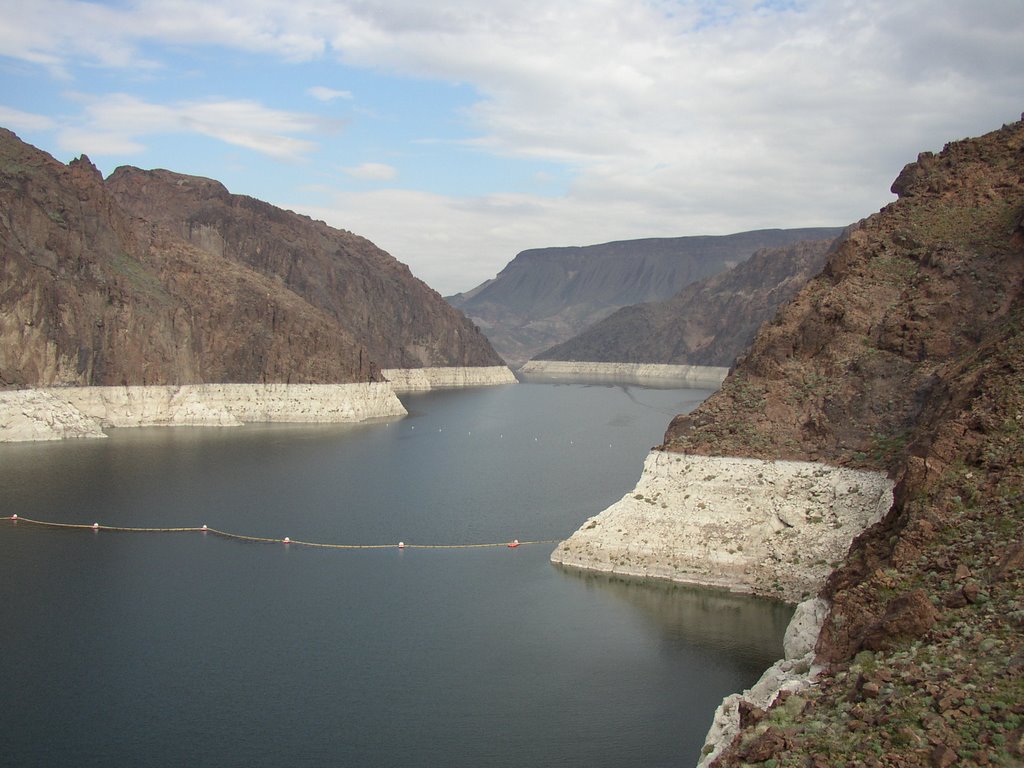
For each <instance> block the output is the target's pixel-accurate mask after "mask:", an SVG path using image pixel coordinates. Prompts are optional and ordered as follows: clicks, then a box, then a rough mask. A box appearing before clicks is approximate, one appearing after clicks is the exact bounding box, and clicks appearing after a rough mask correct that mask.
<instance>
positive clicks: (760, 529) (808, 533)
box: [551, 451, 892, 603]
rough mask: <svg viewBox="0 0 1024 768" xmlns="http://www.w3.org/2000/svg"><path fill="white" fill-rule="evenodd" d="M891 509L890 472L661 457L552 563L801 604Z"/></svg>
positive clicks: (650, 461)
mask: <svg viewBox="0 0 1024 768" xmlns="http://www.w3.org/2000/svg"><path fill="white" fill-rule="evenodd" d="M891 505H892V482H891V481H890V480H889V479H888V478H887V477H886V475H885V474H883V473H881V472H869V471H862V470H853V469H845V468H839V467H831V466H827V465H824V464H817V463H813V462H801V461H766V460H761V459H743V458H731V457H718V456H697V455H687V454H678V453H670V452H667V451H652V452H651V454H650V455H649V456H648V458H647V460H646V462H645V464H644V470H643V474H642V475H641V477H640V480H639V482H638V483H637V485H636V488H634V489H633V491H632V492H630V493H629V494H627V495H626V496H624V497H623V498H622V499H621V500H620V501H618V502H616V503H615V504H613V505H612V506H611V507H609V508H608V509H606V510H604V511H603V512H601V513H600V514H598V515H596V516H595V517H592V518H590V519H589V520H587V521H586V522H585V523H584V524H583V525H582V526H581V527H580V529H579V530H577V531H576V532H575V533H574V534H573V535H572V536H571V537H570V538H569V539H567V540H566V541H564V542H562V543H561V544H559V546H558V547H557V548H556V549H555V551H554V552H553V553H552V554H551V560H552V562H554V563H557V564H559V565H564V566H570V567H574V568H583V569H588V570H595V571H604V572H609V573H616V574H621V575H629V576H638V577H647V578H662V579H670V580H672V581H679V582H685V583H688V584H696V585H701V586H711V587H718V588H724V589H729V590H731V591H735V592H743V593H750V594H755V595H759V596H762V597H768V598H774V599H779V600H784V601H786V602H789V603H797V602H799V601H801V600H804V599H805V598H807V597H809V596H811V595H814V594H816V593H817V591H818V590H819V589H820V588H821V587H822V586H823V585H824V583H825V579H826V577H827V576H828V574H829V573H830V572H831V571H832V570H833V568H834V567H835V566H836V564H837V563H838V562H840V561H841V560H842V559H843V558H844V557H845V555H846V553H847V551H848V550H849V548H850V543H851V542H852V541H853V538H854V537H855V536H857V535H858V534H859V533H861V532H862V531H864V530H865V529H866V528H867V527H868V526H870V525H872V524H873V523H875V522H877V521H878V520H879V519H880V518H881V517H882V515H884V514H885V512H887V511H888V509H889V507H890V506H891Z"/></svg>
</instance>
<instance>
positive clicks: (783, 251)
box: [533, 240, 835, 368]
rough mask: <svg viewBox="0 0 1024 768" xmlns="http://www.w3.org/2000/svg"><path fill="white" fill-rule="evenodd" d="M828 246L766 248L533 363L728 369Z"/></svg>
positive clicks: (814, 269) (627, 311)
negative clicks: (599, 363) (590, 363)
mask: <svg viewBox="0 0 1024 768" xmlns="http://www.w3.org/2000/svg"><path fill="white" fill-rule="evenodd" d="M834 242H835V240H807V241H801V242H799V243H794V244H792V245H789V246H786V247H784V248H765V249H761V250H759V251H757V252H756V253H754V255H753V256H751V257H750V258H749V259H747V260H746V261H744V262H741V263H740V264H738V265H736V266H735V267H732V268H731V269H727V270H725V271H723V272H719V273H718V274H715V275H712V276H711V277H708V278H705V279H704V280H701V281H699V282H696V283H690V285H688V286H686V287H685V288H683V289H682V290H681V291H680V292H679V293H677V294H676V295H675V296H673V297H672V298H671V299H667V300H665V301H658V302H648V303H644V304H634V305H632V306H629V307H623V308H622V309H620V310H618V311H617V312H615V313H614V314H612V315H609V316H608V317H606V318H605V319H604V320H601V321H600V322H597V323H595V324H594V325H592V326H590V327H589V328H587V329H586V330H584V331H583V332H582V333H581V334H579V335H578V336H574V337H573V338H571V339H569V340H568V341H565V342H563V343H561V344H558V345H556V346H554V347H552V348H550V349H547V350H545V351H543V352H540V353H539V354H537V355H535V356H534V358H533V359H534V360H564V361H580V362H606V363H660V364H668V365H701V366H715V367H725V368H728V367H729V366H731V365H732V364H733V362H734V361H735V360H736V358H737V357H738V356H739V355H740V354H742V352H743V351H744V350H745V349H746V348H747V347H748V346H749V345H750V342H751V341H752V340H753V339H754V335H755V334H756V333H757V329H758V328H759V327H760V326H761V324H762V323H763V322H765V321H767V320H769V319H771V317H772V316H773V315H774V314H775V312H776V311H777V310H778V308H779V306H781V305H782V304H783V303H784V302H786V301H788V300H789V299H791V298H792V297H793V296H794V295H795V294H796V292H797V291H798V290H800V288H801V287H803V285H804V284H805V283H806V282H807V281H808V280H810V279H811V278H812V277H814V276H815V275H816V274H817V273H818V272H820V271H821V268H822V267H823V266H824V264H825V260H826V258H827V256H828V252H829V249H830V247H831V246H832V244H833V243H834Z"/></svg>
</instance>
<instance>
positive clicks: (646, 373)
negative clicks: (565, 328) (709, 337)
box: [519, 360, 729, 389]
mask: <svg viewBox="0 0 1024 768" xmlns="http://www.w3.org/2000/svg"><path fill="white" fill-rule="evenodd" d="M519 373H520V375H521V376H522V377H523V378H525V379H530V380H536V381H544V380H552V379H555V380H557V379H570V380H571V379H579V378H584V379H586V380H588V381H612V382H622V383H628V384H642V385H648V386H672V387H692V388H695V389H717V388H718V387H719V386H721V384H722V381H723V380H724V379H725V376H726V374H728V373H729V369H728V368H719V367H713V366H706V365H659V364H654V363H587V362H570V361H565V360H530V361H529V362H528V363H526V364H525V365H523V367H522V368H520V369H519Z"/></svg>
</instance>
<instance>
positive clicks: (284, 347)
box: [0, 129, 502, 387]
mask: <svg viewBox="0 0 1024 768" xmlns="http://www.w3.org/2000/svg"><path fill="white" fill-rule="evenodd" d="M0 248H2V252H3V262H2V264H0V386H16V387H28V386H51V385H71V384H74V385H104V384H106V385H109V384H194V383H227V382H232V383H345V382H354V381H372V380H377V379H379V378H380V373H379V372H380V370H381V369H384V368H419V367H430V366H493V365H501V364H502V361H501V359H500V358H499V357H498V355H497V354H496V353H495V352H494V350H493V349H492V348H491V346H490V344H489V343H488V341H487V339H486V338H485V337H484V336H483V335H482V334H481V333H480V332H479V331H478V330H477V329H476V328H475V327H474V326H473V324H472V323H471V322H469V321H468V320H467V319H466V318H465V317H464V316H462V315H461V314H460V313H459V312H457V311H455V310H454V309H452V307H451V306H450V305H448V304H447V303H446V302H445V301H444V300H443V299H442V298H441V296H440V295H439V294H438V293H437V292H435V291H433V290H431V289H430V288H429V287H428V286H426V285H425V284H424V283H422V282H421V281H419V280H417V279H416V278H415V277H413V276H412V274H411V273H410V271H409V269H408V268H407V267H406V266H405V265H403V264H401V263H399V262H398V261H397V260H395V259H394V258H393V257H391V256H390V255H389V254H387V253H385V252H384V251H382V250H380V249H379V248H377V247H376V246H374V245H373V244H372V243H371V242H369V241H368V240H366V239H364V238H361V237H358V236H356V235H354V234H352V233H350V232H345V231H342V230H337V229H333V228H331V227H328V226H327V225H326V224H324V223H323V222H318V221H313V220H312V219H309V218H307V217H305V216H300V215H298V214H295V213H292V212H290V211H285V210H281V209H279V208H275V207H273V206H271V205H269V204H267V203H263V202H261V201H258V200H255V199H253V198H249V197H245V196H242V195H233V194H230V193H229V192H228V191H227V189H225V188H224V186H223V185H222V184H220V183H219V182H216V181H213V180H211V179H204V178H200V177H195V176H185V175H182V174H176V173H172V172H170V171H162V170H160V171H142V170H139V169H136V168H127V167H125V168H119V169H118V170H117V171H115V172H114V173H113V174H112V175H111V177H110V178H109V179H108V180H106V181H104V179H103V178H102V176H101V175H100V173H99V171H98V170H97V169H96V167H95V166H94V165H93V164H92V163H91V162H90V161H89V159H88V158H87V157H85V156H82V157H81V158H80V159H78V160H75V161H72V162H71V163H70V164H69V165H64V164H63V163H60V162H58V161H57V160H55V159H54V158H53V157H51V156H50V155H48V154H46V153H45V152H42V151H41V150H38V149H36V148H35V147H32V146H30V145H28V144H26V143H24V142H22V141H21V140H20V139H18V137H17V136H15V134H13V133H12V132H10V131H7V130H4V129H0Z"/></svg>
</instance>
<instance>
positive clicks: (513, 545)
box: [508, 539, 519, 549]
mask: <svg viewBox="0 0 1024 768" xmlns="http://www.w3.org/2000/svg"><path fill="white" fill-rule="evenodd" d="M518 546H519V539H512V541H510V542H509V544H508V548H509V549H515V548H516V547H518Z"/></svg>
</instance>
